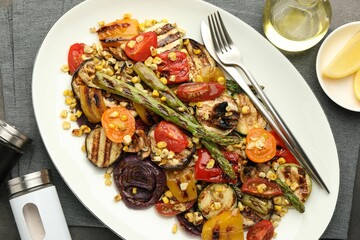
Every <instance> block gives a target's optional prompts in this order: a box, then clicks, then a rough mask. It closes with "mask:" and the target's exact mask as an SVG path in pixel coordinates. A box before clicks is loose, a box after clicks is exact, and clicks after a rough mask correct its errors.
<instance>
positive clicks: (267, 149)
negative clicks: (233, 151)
mask: <svg viewBox="0 0 360 240" xmlns="http://www.w3.org/2000/svg"><path fill="white" fill-rule="evenodd" d="M245 152H246V156H247V157H248V158H249V159H250V160H251V161H253V162H256V163H262V162H266V161H269V160H270V159H272V158H273V157H275V154H276V139H275V137H274V136H273V135H272V134H271V133H270V132H268V131H266V130H265V129H262V128H253V129H251V130H250V131H249V132H248V134H247V136H246V148H245Z"/></svg>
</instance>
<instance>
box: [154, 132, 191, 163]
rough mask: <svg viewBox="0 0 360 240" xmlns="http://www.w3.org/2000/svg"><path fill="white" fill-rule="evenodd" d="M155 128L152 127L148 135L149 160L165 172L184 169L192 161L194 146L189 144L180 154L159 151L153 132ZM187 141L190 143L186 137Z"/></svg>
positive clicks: (165, 150) (189, 139)
mask: <svg viewBox="0 0 360 240" xmlns="http://www.w3.org/2000/svg"><path fill="white" fill-rule="evenodd" d="M155 128H156V126H154V127H152V128H151V129H150V131H149V133H148V136H149V140H150V146H151V153H150V157H151V160H152V161H153V162H154V163H156V164H157V165H159V166H160V167H162V168H163V169H166V170H181V169H184V168H185V167H186V166H187V165H188V164H189V163H190V161H191V160H192V158H193V155H194V153H195V150H196V146H195V145H194V144H190V146H188V147H187V148H185V149H184V150H183V151H182V152H180V153H174V152H171V151H168V150H167V149H166V148H165V149H159V148H157V147H156V141H155V136H154V132H155ZM187 138H188V141H189V142H192V140H191V138H190V137H189V136H187Z"/></svg>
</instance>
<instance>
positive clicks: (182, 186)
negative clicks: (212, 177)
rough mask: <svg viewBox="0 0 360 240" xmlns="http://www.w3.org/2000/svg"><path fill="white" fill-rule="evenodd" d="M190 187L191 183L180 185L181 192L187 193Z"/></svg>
mask: <svg viewBox="0 0 360 240" xmlns="http://www.w3.org/2000/svg"><path fill="white" fill-rule="evenodd" d="M188 186H189V183H188V182H183V183H180V189H181V191H185V190H186V189H187V187H188Z"/></svg>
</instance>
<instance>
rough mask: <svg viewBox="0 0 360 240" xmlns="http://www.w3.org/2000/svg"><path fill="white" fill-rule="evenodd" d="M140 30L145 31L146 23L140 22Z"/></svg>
mask: <svg viewBox="0 0 360 240" xmlns="http://www.w3.org/2000/svg"><path fill="white" fill-rule="evenodd" d="M139 30H140V32H144V31H145V24H144V23H139Z"/></svg>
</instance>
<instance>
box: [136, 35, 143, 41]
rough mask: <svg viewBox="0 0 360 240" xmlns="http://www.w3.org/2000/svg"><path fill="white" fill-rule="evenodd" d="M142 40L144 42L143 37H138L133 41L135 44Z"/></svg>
mask: <svg viewBox="0 0 360 240" xmlns="http://www.w3.org/2000/svg"><path fill="white" fill-rule="evenodd" d="M143 40H144V36H143V35H139V36H137V37H136V39H135V41H136V42H141V41H143Z"/></svg>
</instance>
